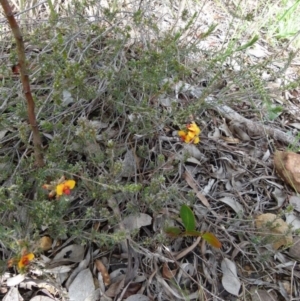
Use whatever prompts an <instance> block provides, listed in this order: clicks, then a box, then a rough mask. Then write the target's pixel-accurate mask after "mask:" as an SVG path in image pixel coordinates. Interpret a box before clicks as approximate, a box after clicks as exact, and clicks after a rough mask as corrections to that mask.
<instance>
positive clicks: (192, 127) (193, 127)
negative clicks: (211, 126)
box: [178, 121, 201, 144]
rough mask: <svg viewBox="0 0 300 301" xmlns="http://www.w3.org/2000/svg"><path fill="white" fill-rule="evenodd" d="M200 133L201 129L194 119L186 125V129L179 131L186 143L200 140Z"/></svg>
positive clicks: (195, 142)
mask: <svg viewBox="0 0 300 301" xmlns="http://www.w3.org/2000/svg"><path fill="white" fill-rule="evenodd" d="M200 133H201V130H200V128H199V127H198V126H197V124H196V123H195V122H194V121H193V122H192V123H190V124H188V125H187V126H186V130H181V131H178V135H179V137H180V138H181V140H182V141H184V142H185V143H194V144H197V143H199V142H200V138H199V135H200Z"/></svg>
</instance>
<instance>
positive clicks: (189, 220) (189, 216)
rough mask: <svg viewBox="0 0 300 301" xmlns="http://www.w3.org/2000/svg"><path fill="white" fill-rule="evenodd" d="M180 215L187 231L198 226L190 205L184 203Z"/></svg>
mask: <svg viewBox="0 0 300 301" xmlns="http://www.w3.org/2000/svg"><path fill="white" fill-rule="evenodd" d="M180 217H181V219H182V222H183V225H184V228H185V230H186V231H194V230H195V228H196V221H195V216H194V213H193V211H192V209H191V208H190V207H188V206H187V205H182V206H181V208H180Z"/></svg>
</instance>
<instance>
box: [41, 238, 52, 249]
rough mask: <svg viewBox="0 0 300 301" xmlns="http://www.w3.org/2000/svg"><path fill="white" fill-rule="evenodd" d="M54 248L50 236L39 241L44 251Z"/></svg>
mask: <svg viewBox="0 0 300 301" xmlns="http://www.w3.org/2000/svg"><path fill="white" fill-rule="evenodd" d="M51 247H52V238H50V237H49V236H43V237H41V238H40V240H39V248H40V249H42V250H43V251H48V250H50V249H51Z"/></svg>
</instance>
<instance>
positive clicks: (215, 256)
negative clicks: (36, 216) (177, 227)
mask: <svg viewBox="0 0 300 301" xmlns="http://www.w3.org/2000/svg"><path fill="white" fill-rule="evenodd" d="M208 15H209V14H208ZM206 18H210V17H209V16H206ZM164 22H165V21H164ZM209 39H210V43H216V39H215V37H211V36H210V37H209ZM221 39H222V33H220V40H221ZM218 42H220V41H218ZM222 43H223V42H222ZM242 44H243V43H242ZM270 53H271V52H269V51H268V50H266V49H265V48H264V47H263V46H257V47H255V48H254V49H252V50H251V49H250V51H248V55H249V56H254V57H255V59H261V58H264V57H267V56H269V55H270ZM230 69H231V70H232V71H234V72H238V71H240V70H241V66H240V65H239V63H238V61H237V60H235V61H234V63H232V62H231V66H230V68H228V70H224V73H226V72H227V74H228V73H229V70H230ZM228 78H229V77H228ZM231 84H232V85H231ZM230 85H231V86H230ZM236 92H237V88H236V87H235V85H234V83H230V82H228V92H227V93H229V94H230V97H232V99H233V101H232V103H231V104H230V107H229V106H227V105H225V104H222V105H220V103H218V101H219V99H218V97H217V94H218V93H217V92H214V93H213V95H210V96H209V97H207V98H206V99H204V102H205V103H206V105H208V107H207V110H205V111H202V112H199V113H198V112H197V113H195V116H196V120H197V122H198V121H200V120H201V122H202V123H203V125H205V126H204V127H203V130H202V135H201V142H200V144H199V145H197V146H196V145H193V144H184V145H179V144H178V140H176V139H175V140H174V139H173V137H168V136H167V137H166V139H164V140H163V139H162V140H161V141H162V142H161V143H160V145H159V146H157V145H155V141H149V140H146V136H147V134H146V133H142V134H139V135H136V136H135V137H136V138H137V142H136V143H141V144H143V143H144V144H145V145H148V143H149V142H150V143H152V148H153V149H154V151H153V152H152V153H151V152H149V153H148V154H147V155H145V156H144V157H142V156H141V155H140V154H139V155H138V154H137V153H136V149H135V148H133V147H132V146H130V147H128V148H127V147H125V148H123V149H121V150H120V155H119V157H118V160H119V161H118V162H119V163H120V164H121V171H120V173H119V175H118V180H119V181H125V182H126V183H128V182H130V181H131V180H132V179H133V178H135V179H136V178H137V176H139V177H142V180H143V181H150V179H151V176H152V175H154V174H155V173H156V172H157V171H160V169H159V168H157V170H153V171H152V170H151V174H150V176H149V177H147V173H149V166H151V164H152V163H153V162H152V161H151V159H149V158H151V156H155V155H157V153H158V152H159V151H161V153H162V154H163V157H164V160H165V163H166V162H167V163H168V164H169V165H170V166H171V168H169V169H168V170H172V172H173V174H172V175H171V176H170V175H168V174H166V175H165V177H166V178H167V180H168V185H169V186H170V187H172V186H176V187H178V188H179V195H180V201H181V202H184V203H190V204H189V205H191V208H192V210H195V211H196V214H195V216H196V218H197V227H198V228H199V230H201V231H208V230H209V231H212V232H213V233H214V234H215V235H216V237H218V238H219V239H220V240H221V241H222V243H223V248H222V250H221V251H220V250H216V249H215V248H212V247H211V246H208V245H207V244H206V243H205V242H204V241H203V240H201V239H200V238H199V237H198V238H191V237H188V238H182V237H178V238H176V239H174V240H167V241H164V244H160V243H158V241H159V240H157V241H156V240H155V241H154V243H153V245H150V247H148V245H147V244H146V243H145V246H144V245H143V244H142V243H139V242H142V241H143V239H145V241H146V238H147V239H148V240H149V239H152V238H154V237H155V235H163V231H162V230H163V226H164V223H161V227H157V228H156V229H154V226H153V223H154V220H155V219H156V216H151V215H152V214H153V213H152V212H151V211H150V210H148V208H147V207H146V206H145V205H144V204H143V205H142V204H140V203H139V200H134V201H136V202H135V206H136V208H137V210H138V213H137V214H130V215H127V216H126V217H124V215H123V212H124V211H126V201H127V202H128V203H129V200H130V198H131V197H132V196H128V195H126V193H120V194H116V195H115V200H114V201H111V202H108V207H110V208H111V209H112V211H113V212H114V214H115V216H116V217H117V218H118V219H119V221H120V223H119V227H118V228H119V229H121V230H126V231H125V233H126V234H125V235H124V237H123V239H120V241H121V242H120V245H118V246H116V248H111V249H109V250H106V249H105V248H104V247H103V246H102V245H101V243H99V242H97V241H94V242H93V248H95V249H97V248H99V249H100V250H101V251H100V250H98V251H99V252H98V253H95V254H94V253H93V252H92V250H91V249H89V248H88V247H87V246H81V245H80V244H78V242H76V239H75V238H74V239H72V238H71V240H70V241H69V244H68V245H67V246H66V247H64V248H62V249H61V250H60V248H59V246H57V245H55V244H53V242H51V243H50V240H49V241H48V242H47V243H46V240H45V239H44V240H45V241H44V242H43V244H42V245H41V248H42V249H43V251H44V252H45V253H44V254H45V255H44V256H45V260H44V262H43V260H40V263H41V264H44V265H45V267H46V269H44V270H43V271H40V272H41V273H42V275H47V278H48V277H49V278H50V279H51V278H53V279H51V280H49V283H50V282H51V281H53V282H54V283H55V284H56V285H57V284H59V285H60V286H61V288H62V291H63V289H64V288H66V290H67V294H68V297H69V298H71V299H74V300H79V301H80V300H110V299H109V298H115V299H116V300H130V301H134V300H144V301H147V300H149V299H152V297H157V296H159V297H160V298H162V299H164V300H170V299H174V298H176V300H186V299H191V300H197V299H199V298H200V299H203V300H206V299H207V300H213V299H220V298H222V299H224V300H227V298H228V299H229V298H232V296H230V295H228V294H231V295H234V296H239V294H240V293H241V291H240V290H241V286H242V285H243V286H245V287H246V288H247V289H249V291H250V292H251V298H252V300H257V298H259V300H260V298H261V299H263V300H269V299H270V300H273V299H272V298H274V300H277V299H279V298H284V299H286V298H287V296H288V294H289V293H294V296H295V297H299V293H297V291H296V290H295V291H294V292H290V291H289V288H288V286H287V285H286V281H285V279H286V278H285V277H287V276H288V277H290V278H289V279H290V280H291V282H292V283H293V285H294V287H296V288H298V292H299V278H300V275H299V274H300V272H299V267H298V266H296V265H294V266H293V264H294V263H296V261H294V262H292V265H291V264H290V259H289V258H288V257H287V254H289V256H291V257H293V258H295V259H296V260H298V261H299V256H298V255H297V254H298V253H299V251H298V250H299V247H298V245H299V242H298V240H297V239H296V237H295V236H294V235H292V233H291V232H289V230H290V229H289V226H288V224H291V225H293V226H294V228H295V229H294V230H296V229H298V223H296V222H295V221H298V216H297V213H296V212H292V213H290V214H288V215H286V216H285V220H283V219H282V218H281V217H279V216H278V215H279V212H278V211H276V210H277V209H279V208H284V206H285V202H286V201H287V200H289V202H290V204H291V205H292V206H294V209H295V210H296V211H297V210H298V209H299V208H298V204H297V202H298V199H297V196H296V195H295V194H294V191H293V188H295V189H296V191H298V192H299V190H298V187H297V185H298V179H297V177H298V170H297V169H296V170H295V169H291V168H290V167H295V166H297V165H298V163H297V162H298V159H296V157H297V156H296V154H293V155H291V154H286V153H284V156H282V155H280V156H279V155H278V153H275V155H273V153H271V154H270V152H269V148H270V145H269V137H271V138H273V139H274V140H275V143H277V142H280V143H281V144H280V143H277V145H276V146H277V147H278V148H280V147H282V143H290V142H292V138H291V136H289V135H288V134H285V129H284V127H282V126H281V125H280V124H278V123H275V125H274V124H272V123H270V125H265V124H262V123H259V122H257V121H256V119H255V118H253V115H251V113H250V110H249V107H250V106H249V103H248V100H247V99H245V100H244V103H241V104H233V102H234V100H235V99H237V98H235V97H236V96H235V95H236ZM202 93H203V89H200V88H199V87H197V86H194V85H193V84H192V83H191V84H188V83H185V82H181V83H178V84H175V85H174V87H173V94H174V95H173V97H174V99H176V101H170V100H169V101H161V100H160V102H161V104H162V105H163V106H166V105H167V106H168V107H169V106H172V105H173V103H175V104H178V105H182V106H184V104H185V103H184V101H196V100H197V98H199V97H200V96H201V95H202ZM222 96H224V95H222ZM238 96H239V97H240V96H241V95H238ZM165 99H173V98H170V97H169V96H167V95H166V98H165ZM183 99H184V101H183ZM74 102H75V95H73V93H72V94H71V92H69V90H67V89H65V90H64V94H63V103H64V105H65V106H69V105H74ZM90 110H92V109H91V107H90V108H89V111H90ZM241 110H243V111H244V112H245V113H244V115H243V116H242V115H241V114H239V113H238V112H240V111H241ZM248 111H249V112H248ZM247 112H248V113H247ZM134 116H135V117H136V115H134ZM280 116H281V115H278V116H277V118H280ZM84 118H85V119H86V125H88V124H90V125H89V126H91V127H93V129H94V130H97V131H98V132H101V131H103V130H107V133H106V134H107V135H108V136H109V138H116V137H117V136H118V137H122V136H126V135H124V134H125V132H124V131H123V132H122V129H124V125H121V124H119V127H120V128H118V127H117V126H115V127H112V126H109V128H108V124H109V123H107V122H104V121H103V122H102V121H99V122H98V123H95V121H92V120H88V118H86V117H84ZM128 119H129V116H128ZM131 119H132V118H131ZM138 119H139V120H141V118H133V119H132V120H130V119H129V121H130V122H137V120H138ZM252 119H253V120H252ZM292 121H293V119H292ZM297 124H298V123H296V120H294V122H290V125H291V126H292V127H296V128H297V126H295V125H297ZM126 125H128V124H126ZM77 127H78V135H79V134H80V130H82V128H80V129H79V126H77ZM282 128H283V129H282ZM118 131H119V132H118ZM266 133H267V134H268V136H266V135H265V134H266ZM7 134H8V132H7V131H5V132H4V131H3V132H2V137H1V138H2V139H4V138H6V135H7ZM49 135H50V134H49ZM46 137H47V136H46ZM51 137H53V136H51ZM104 137H105V133H103V132H102V135H98V140H97V142H99V141H103V140H105V138H104ZM167 138H172V139H173V140H172V139H167ZM51 139H52V138H51ZM173 141H174V142H173ZM123 142H124V141H123ZM173 143H174V144H173ZM93 146H95V147H93ZM80 148H81V147H80V145H78V146H77V150H76V152H78V154H82V153H85V154H87V153H88V154H89V155H91V154H92V155H94V156H95V155H96V154H97V153H99V152H100V151H101V147H100V146H99V145H98V143H96V142H95V141H93V142H92V143H91V144H90V146H89V150H88V152H87V151H86V150H82V149H81V150H80ZM273 158H274V165H275V168H276V171H277V173H278V175H279V176H280V177H281V178H282V180H280V179H278V177H277V176H276V175H274V172H273V161H272V160H273ZM176 160H179V161H180V163H179V164H178V165H176V164H175V161H176ZM286 162H287V163H288V166H285V165H283V163H286ZM143 164H144V165H143ZM98 168H99V174H97V176H99V177H100V176H101V173H103V172H106V167H103V166H99V167H98ZM180 168H181V169H180ZM287 170H288V172H289V173H287ZM141 171H144V172H145V174H142V173H141ZM190 171H192V172H190ZM270 179H271V180H272V181H270ZM135 181H136V180H135ZM186 184H188V185H186ZM285 184H288V185H289V186H291V187H289V188H288V187H287V186H286V185H285ZM161 187H163V185H162V186H161ZM278 187H280V188H278ZM280 191H281V192H282V193H281V194H280ZM85 192H86V191H85ZM292 194H293V195H294V197H293V198H292V197H290V195H292ZM174 199H176V196H175V197H174ZM173 201H174V200H169V202H166V203H165V204H164V208H163V209H161V211H163V212H159V214H161V215H162V216H163V220H164V221H166V222H169V220H171V219H172V218H174V217H176V216H177V217H178V216H179V212H178V208H179V207H178V206H176V205H175V204H174V202H173ZM81 202H86V203H87V204H91V203H89V202H88V201H87V200H81ZM151 202H153V203H154V204H155V200H151ZM151 202H149V203H150V205H152V204H151ZM91 205H92V204H91ZM268 211H272V213H266V212H268ZM240 213H243V219H241V215H240ZM104 222H105V223H106V222H107V221H106V220H105V221H104ZM170 222H171V221H170ZM175 223H176V222H175ZM274 223H275V225H274ZM99 227H100V228H101V229H104V228H105V226H102V225H100V226H99ZM116 228H117V227H116ZM45 230H47V226H46V225H45ZM91 231H92V230H91ZM114 231H115V229H111V232H110V233H111V234H113V233H115V232H114ZM267 234H270V237H268V236H267ZM273 236H274V237H273ZM270 238H272V239H271V240H268V239H270ZM50 239H51V238H50ZM293 243H294V245H293V246H292V247H291V248H290V249H289V251H288V252H287V249H286V248H288V246H289V245H292V244H293ZM50 245H51V246H50ZM187 245H188V246H187ZM123 246H126V248H125V247H123ZM102 248H103V250H102ZM46 255H47V256H46ZM106 255H109V256H108V258H109V260H105V259H107V257H106ZM95 257H97V259H95ZM42 258H43V257H41V259H42ZM46 258H47V260H46ZM102 261H103V262H105V261H107V262H106V264H105V265H104V264H103V263H102ZM93 262H95V266H96V267H95V268H91V266H92V264H91V263H93ZM99 262H101V263H102V264H100V263H99ZM96 263H97V264H96ZM120 266H121V267H120ZM166 266H168V269H167V268H166ZM170 266H171V268H172V266H173V268H172V269H170V268H169V267H170ZM291 267H293V268H291ZM97 271H98V272H97ZM31 273H32V274H33V275H34V270H32V271H31ZM274 273H276V275H277V277H275V276H273V275H274ZM58 275H60V276H58ZM58 278H59V279H58ZM24 281H25V276H23V275H22V276H19V275H18V276H16V278H14V277H8V278H7V280H6V285H9V284H10V285H11V286H17V285H19V286H20V285H21V284H22V283H25V282H24ZM98 287H99V288H98ZM182 287H185V288H187V289H188V292H184V291H183V290H182ZM258 287H259V288H260V289H257V288H258ZM79 288H80V289H79ZM262 288H264V289H262ZM224 290H225V291H226V292H227V293H228V294H227V295H226V293H224ZM146 294H147V295H148V296H146ZM12 295H13V297H11V296H12ZM62 296H63V294H61V297H60V299H61V300H62V299H63V297H62ZM228 296H230V297H228ZM9 297H11V298H15V299H16V300H21V299H20V297H19V292H18V289H17V288H16V287H12V288H10V289H9V291H8V292H7V295H6V296H5V297H4V298H9ZM35 298H36V297H33V298H31V300H34V299H35ZM40 298H41V300H42V298H44V299H45V300H46V299H47V298H48V297H45V296H42V297H40ZM255 298H256V299H255ZM4 300H5V299H4Z"/></svg>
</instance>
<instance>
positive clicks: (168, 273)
mask: <svg viewBox="0 0 300 301" xmlns="http://www.w3.org/2000/svg"><path fill="white" fill-rule="evenodd" d="M177 270H178V266H177V264H176V263H168V262H165V263H164V265H163V268H162V276H163V277H164V278H166V279H172V278H174V277H175V275H176V273H177Z"/></svg>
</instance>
